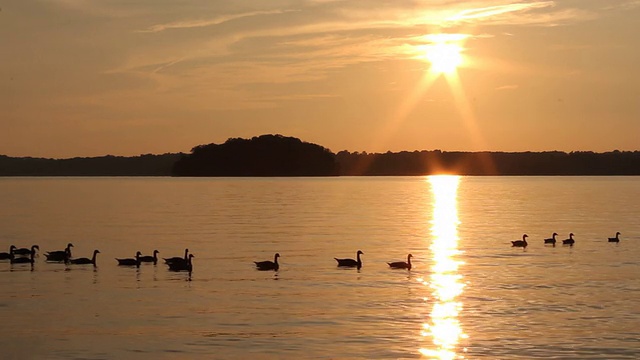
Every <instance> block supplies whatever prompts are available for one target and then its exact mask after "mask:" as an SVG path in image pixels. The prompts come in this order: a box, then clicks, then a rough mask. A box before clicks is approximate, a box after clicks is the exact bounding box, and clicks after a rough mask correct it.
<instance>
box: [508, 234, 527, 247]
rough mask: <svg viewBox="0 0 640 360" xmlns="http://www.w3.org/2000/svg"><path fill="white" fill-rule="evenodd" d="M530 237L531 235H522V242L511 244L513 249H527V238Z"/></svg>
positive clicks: (517, 241)
mask: <svg viewBox="0 0 640 360" xmlns="http://www.w3.org/2000/svg"><path fill="white" fill-rule="evenodd" d="M528 237H529V235H527V234H524V235H522V240H516V241H512V242H511V246H512V247H523V248H526V247H527V245H528V244H527V238H528Z"/></svg>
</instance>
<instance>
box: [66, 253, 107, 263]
mask: <svg viewBox="0 0 640 360" xmlns="http://www.w3.org/2000/svg"><path fill="white" fill-rule="evenodd" d="M99 253H100V250H93V257H92V258H91V259H87V258H77V259H67V262H68V263H69V264H74V265H86V264H93V266H96V255H97V254H99Z"/></svg>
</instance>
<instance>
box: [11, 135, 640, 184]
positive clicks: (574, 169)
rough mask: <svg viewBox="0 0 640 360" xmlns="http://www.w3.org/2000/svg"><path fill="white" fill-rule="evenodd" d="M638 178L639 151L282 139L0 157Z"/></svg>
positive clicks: (192, 166)
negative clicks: (124, 152)
mask: <svg viewBox="0 0 640 360" xmlns="http://www.w3.org/2000/svg"><path fill="white" fill-rule="evenodd" d="M442 173H450V174H457V175H468V176H637V175H640V151H617V150H616V151H611V152H604V153H595V152H590V151H577V152H570V153H566V152H561V151H545V152H486V151H485V152H457V151H452V152H447V151H440V150H423V151H412V152H409V151H401V152H386V153H366V152H349V151H346V150H343V151H340V152H338V153H335V154H334V153H333V152H331V151H329V150H328V149H326V148H323V147H321V146H319V145H316V144H311V143H306V142H303V141H301V140H299V139H296V138H292V137H285V136H282V135H262V136H259V137H254V138H252V139H229V140H228V141H227V142H225V143H224V144H208V145H200V146H196V147H194V148H193V149H192V152H191V153H190V154H184V153H177V154H173V153H171V154H161V155H154V154H145V155H140V156H131V157H125V156H112V155H107V156H99V157H77V158H69V159H47V158H33V157H9V156H5V155H0V176H2V177H44V176H51V177H62V176H67V177H76V176H85V177H98V176H108V177H124V176H132V177H138V176H153V177H171V176H183V177H308V176H425V175H433V174H442Z"/></svg>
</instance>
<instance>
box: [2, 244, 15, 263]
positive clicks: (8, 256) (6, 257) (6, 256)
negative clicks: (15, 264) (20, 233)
mask: <svg viewBox="0 0 640 360" xmlns="http://www.w3.org/2000/svg"><path fill="white" fill-rule="evenodd" d="M15 249H16V246H15V245H11V246H9V252H8V253H6V252H1V253H0V260H10V259H11V258H13V250H15Z"/></svg>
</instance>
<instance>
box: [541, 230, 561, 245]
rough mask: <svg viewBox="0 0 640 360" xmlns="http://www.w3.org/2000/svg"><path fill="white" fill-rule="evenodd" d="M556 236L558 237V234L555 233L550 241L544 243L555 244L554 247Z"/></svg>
mask: <svg viewBox="0 0 640 360" xmlns="http://www.w3.org/2000/svg"><path fill="white" fill-rule="evenodd" d="M556 236H558V234H557V233H553V235H551V237H550V238H549V239H544V243H545V244H553V246H555V245H556Z"/></svg>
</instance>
